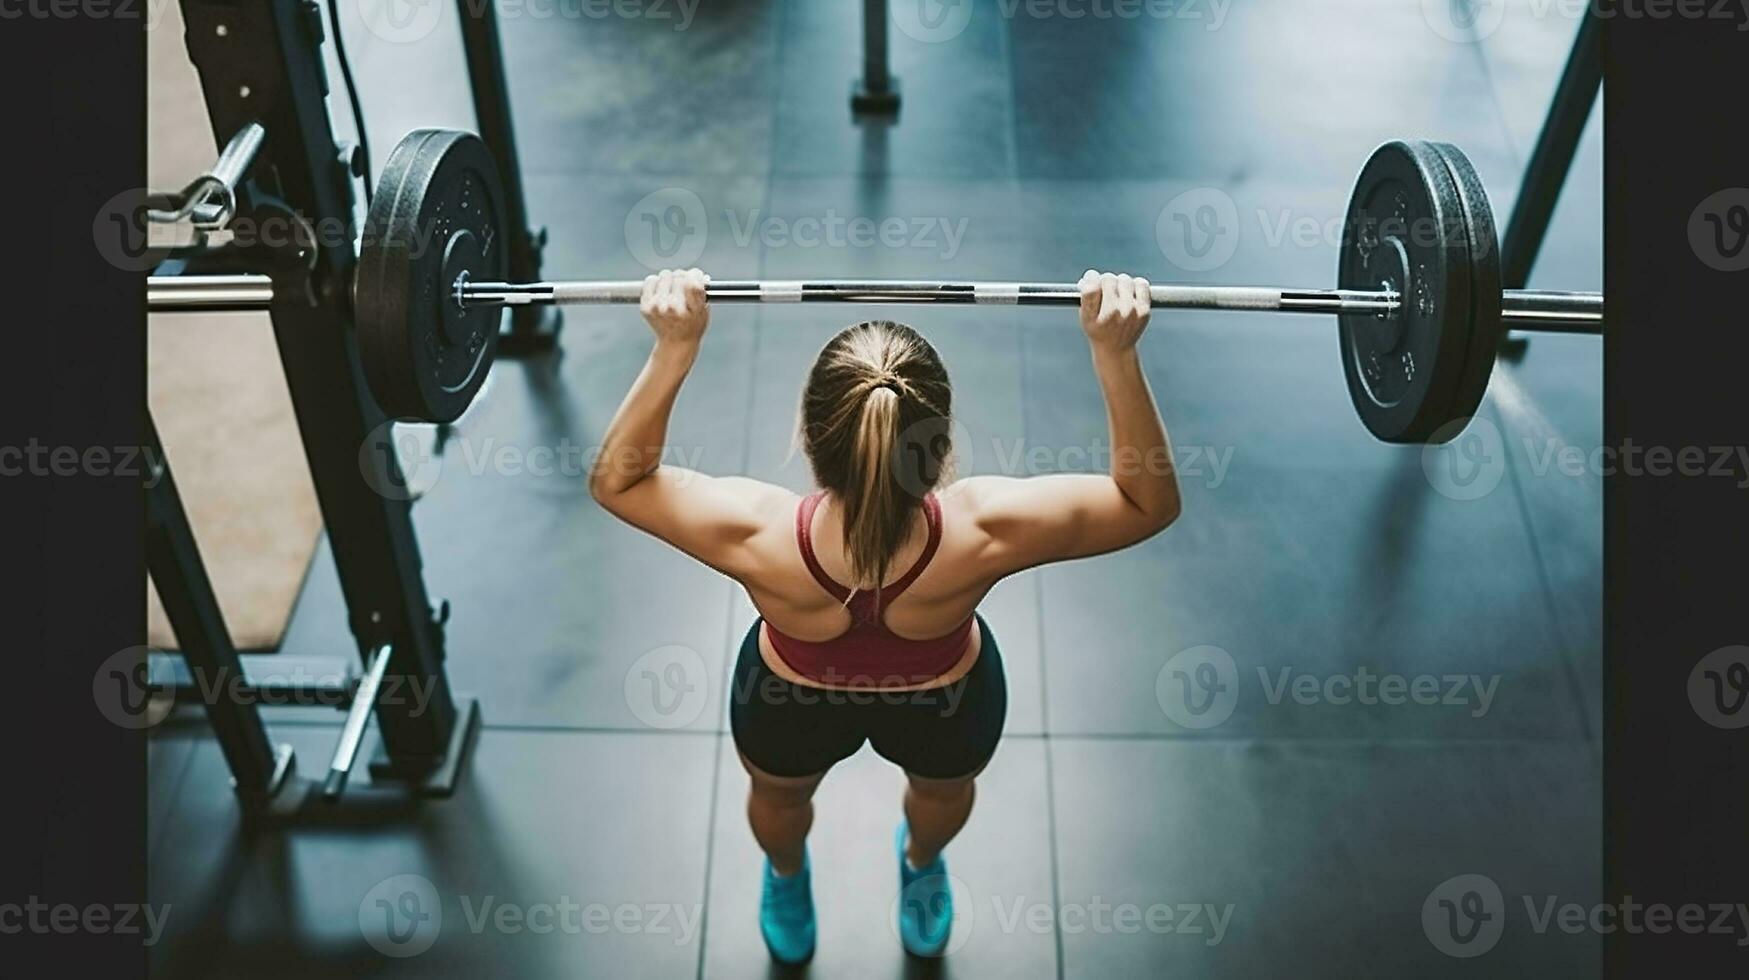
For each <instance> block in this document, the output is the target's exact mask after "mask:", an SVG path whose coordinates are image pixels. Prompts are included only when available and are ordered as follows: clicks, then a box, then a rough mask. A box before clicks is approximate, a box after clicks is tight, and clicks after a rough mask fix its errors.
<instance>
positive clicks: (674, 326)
mask: <svg viewBox="0 0 1749 980" xmlns="http://www.w3.org/2000/svg"><path fill="white" fill-rule="evenodd" d="M710 281H711V279H710V277H709V276H707V275H705V274H704V273H703V272H700V271H699V270H697V269H663V270H662V271H661V272H660V273H657V274H656V275H653V276H646V277H644V293H643V296H641V297H640V298H639V299H638V312H640V313H642V314H643V315H644V322H646V323H648V324H649V325H650V329H651V330H654V331H655V332H656V339H657V340H658V341H672V342H675V343H686V344H696V343H698V342H699V340H700V339H701V338H703V337H704V329H705V327H706V326H708V325H709V324H710V320H711V309H710V303H709V301H708V300H707V299H706V297H705V287H706V286H707V285H709V284H710Z"/></svg>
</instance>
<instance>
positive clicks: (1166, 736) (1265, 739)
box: [162, 719, 1598, 746]
mask: <svg viewBox="0 0 1749 980" xmlns="http://www.w3.org/2000/svg"><path fill="white" fill-rule="evenodd" d="M194 725H195V723H194V722H190V723H189V724H188V725H186V726H184V725H181V724H177V725H172V726H170V727H167V728H164V729H162V730H163V731H165V732H166V733H169V734H172V735H173V736H174V737H176V738H191V739H199V738H210V737H211V731H210V730H208V729H206V728H205V726H204V725H202V726H201V731H200V732H199V733H198V734H196V733H195V732H194V731H193V728H194ZM340 725H341V723H339V722H314V721H297V720H293V719H274V720H272V721H271V722H270V726H269V727H270V728H271V727H283V728H292V729H303V730H317V731H321V730H327V731H334V730H338V729H339V728H340ZM480 728H481V730H482V731H491V732H504V733H507V734H531V735H630V736H640V735H648V736H651V737H654V738H706V737H709V738H717V737H721V736H723V735H728V734H730V732H729V730H728V729H727V728H703V729H700V728H688V729H657V728H643V727H630V726H614V725H563V724H550V723H518V722H484V723H482V724H481V726H480ZM371 730H372V731H373V732H374V731H375V729H374V728H372V729H371ZM1002 737H1003V738H1004V739H1015V740H1019V741H1055V742H1162V743H1166V742H1173V743H1183V744H1196V743H1199V742H1201V743H1207V744H1210V745H1230V744H1232V743H1235V742H1258V743H1268V744H1272V745H1281V744H1303V745H1385V746H1389V745H1429V746H1460V745H1470V746H1475V745H1558V744H1562V743H1571V744H1581V743H1586V744H1592V743H1596V742H1597V741H1598V739H1597V737H1596V736H1594V735H1590V734H1588V733H1583V732H1581V733H1579V734H1548V735H1535V734H1527V735H1497V736H1489V737H1482V738H1469V737H1463V736H1451V737H1440V736H1428V735H1270V734H1265V733H1259V732H1233V733H1229V734H1209V733H1207V732H1182V733H1180V732H1098V731H1092V732H1044V731H1037V732H1004V733H1003V735H1002Z"/></svg>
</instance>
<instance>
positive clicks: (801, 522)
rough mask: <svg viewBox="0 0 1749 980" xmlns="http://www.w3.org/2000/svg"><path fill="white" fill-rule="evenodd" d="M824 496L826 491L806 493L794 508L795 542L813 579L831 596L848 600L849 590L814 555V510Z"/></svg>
mask: <svg viewBox="0 0 1749 980" xmlns="http://www.w3.org/2000/svg"><path fill="white" fill-rule="evenodd" d="M825 496H826V491H824V490H821V491H819V492H817V493H811V494H808V495H807V496H806V497H803V498H802V505H801V506H800V507H797V508H796V544H797V545H799V546H800V547H801V549H802V563H803V564H804V565H807V566H808V572H809V573H810V574H812V575H813V576H814V581H816V582H818V583H820V588H822V589H825V590H826V591H827V592H828V593H830V594H831V595H832V598H834V599H837V600H838V601H839V602H848V601H849V600H850V590H849V589H847V588H845V587H844V586H842V585H839V584H838V583H837V582H834V581H832V577H831V576H829V575H827V574H826V570H825V569H824V568H821V567H820V559H818V558H816V557H814V512H815V511H817V510H819V509H820V501H821V500H822V499H823V498H824V497H825Z"/></svg>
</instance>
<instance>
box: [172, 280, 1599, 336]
mask: <svg viewBox="0 0 1749 980" xmlns="http://www.w3.org/2000/svg"><path fill="white" fill-rule="evenodd" d="M643 285H644V284H643V281H642V280H635V279H628V280H620V281H613V280H575V281H554V282H530V283H508V282H470V281H467V280H465V279H464V280H460V281H458V282H457V283H456V284H455V286H454V292H453V295H454V299H455V300H456V301H457V302H458V303H461V304H462V305H464V306H466V305H470V304H482V305H500V306H528V305H564V306H590V305H629V304H635V303H637V302H638V299H639V297H640V296H641V295H642V292H643ZM1149 292H1150V294H1151V298H1152V300H1153V305H1154V307H1155V308H1157V309H1176V310H1227V311H1249V312H1270V313H1316V314H1325V315H1346V314H1367V313H1371V314H1377V315H1384V316H1391V315H1394V314H1395V313H1396V312H1397V310H1398V307H1399V306H1400V304H1401V298H1400V297H1399V296H1398V295H1397V294H1396V293H1394V292H1389V291H1384V290H1381V291H1376V292H1368V291H1365V290H1351V289H1282V288H1279V287H1274V286H1152V287H1150V289H1149ZM706 293H707V295H708V296H709V297H710V300H711V302H713V303H872V304H909V303H936V304H945V305H980V306H983V305H993V306H1076V305H1078V304H1079V303H1080V302H1081V292H1080V290H1079V289H1078V288H1077V287H1076V285H1075V284H1074V283H1037V282H969V281H958V282H949V281H932V280H931V281H922V280H832V281H820V282H807V281H802V280H741V281H737V280H717V281H712V282H711V284H710V285H709V287H707V290H706ZM147 296H148V308H149V309H151V310H153V311H184V312H192V311H200V310H209V311H219V310H251V309H265V308H266V307H268V306H269V305H270V304H271V303H272V301H273V281H272V280H271V279H270V278H268V277H267V276H255V275H235V276H152V277H150V279H149V280H148V282H147ZM1500 313H1501V319H1502V320H1503V321H1504V322H1505V323H1506V324H1507V325H1508V326H1510V327H1512V328H1514V329H1521V330H1541V331H1552V332H1556V333H1598V332H1600V331H1601V330H1602V324H1603V297H1602V296H1601V295H1600V294H1598V293H1567V292H1553V291H1548V290H1533V289H1514V290H1507V291H1506V292H1504V293H1503V294H1502V295H1501V303H1500Z"/></svg>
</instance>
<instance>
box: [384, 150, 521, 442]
mask: <svg viewBox="0 0 1749 980" xmlns="http://www.w3.org/2000/svg"><path fill="white" fill-rule="evenodd" d="M503 201H504V192H503V190H502V188H501V187H500V186H499V184H498V172H497V170H496V169H495V168H494V167H493V164H492V158H491V155H490V154H488V153H487V152H486V146H485V144H484V143H482V142H480V140H479V138H478V137H476V136H474V135H472V134H471V133H463V132H458V131H455V130H443V129H416V130H413V131H412V132H410V133H408V134H407V135H406V136H404V137H402V139H401V142H400V143H398V144H396V146H395V150H394V152H393V153H391V154H390V155H389V160H388V164H387V165H386V166H385V167H384V168H383V176H382V179H381V180H380V181H378V183H377V189H376V194H375V196H374V197H373V198H372V200H371V206H370V213H369V215H368V217H367V218H366V221H365V233H364V242H363V245H362V246H361V248H360V251H359V261H358V281H357V283H356V284H355V286H354V289H355V295H354V299H353V305H354V310H355V313H356V315H357V321H358V345H359V355H360V357H361V358H362V359H363V362H364V371H365V377H366V379H367V380H368V381H369V382H370V387H371V392H372V394H374V395H375V396H376V399H377V402H378V404H380V405H381V406H382V408H383V411H385V412H387V413H388V414H389V415H390V416H392V417H395V418H415V419H422V420H425V421H430V422H453V421H455V419H456V418H458V417H460V415H461V414H462V412H463V411H464V410H466V409H467V407H468V405H469V404H470V403H472V402H473V400H474V396H475V395H476V394H478V393H479V390H480V386H481V385H482V384H484V383H485V381H486V372H487V371H488V370H489V369H490V368H491V366H492V361H493V359H494V358H495V357H496V356H497V353H498V328H499V324H500V322H501V320H502V318H503V311H502V310H501V309H500V308H498V307H495V306H474V307H470V308H468V309H466V310H464V309H462V308H461V307H459V306H458V305H456V302H455V297H454V285H455V281H456V277H457V276H458V275H460V274H461V273H463V272H466V273H467V274H468V276H469V278H471V279H472V280H473V281H475V282H480V281H487V280H492V281H497V280H502V279H504V277H505V268H506V264H505V245H504V228H503V213H504V210H503Z"/></svg>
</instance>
